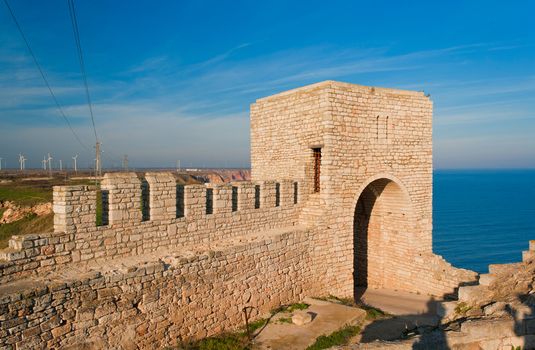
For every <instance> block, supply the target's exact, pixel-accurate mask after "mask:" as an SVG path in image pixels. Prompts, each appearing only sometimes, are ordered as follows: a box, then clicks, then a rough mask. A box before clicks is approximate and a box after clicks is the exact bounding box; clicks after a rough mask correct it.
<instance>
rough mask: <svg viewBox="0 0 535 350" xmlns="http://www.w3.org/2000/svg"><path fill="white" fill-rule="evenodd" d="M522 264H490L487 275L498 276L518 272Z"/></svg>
mask: <svg viewBox="0 0 535 350" xmlns="http://www.w3.org/2000/svg"><path fill="white" fill-rule="evenodd" d="M521 265H522V263H510V264H490V265H489V274H491V275H498V274H502V273H505V272H511V271H515V270H518V268H519V267H520V266H521Z"/></svg>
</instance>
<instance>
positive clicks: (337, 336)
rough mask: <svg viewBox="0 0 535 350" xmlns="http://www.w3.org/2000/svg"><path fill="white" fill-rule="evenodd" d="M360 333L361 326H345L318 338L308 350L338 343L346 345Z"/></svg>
mask: <svg viewBox="0 0 535 350" xmlns="http://www.w3.org/2000/svg"><path fill="white" fill-rule="evenodd" d="M359 333H360V327H359V326H345V327H343V328H341V329H339V330H337V331H335V332H333V333H331V334H329V335H322V336H319V337H317V338H316V342H315V343H314V344H312V345H310V346H309V347H308V348H307V350H322V349H328V348H330V347H333V346H337V345H345V344H347V343H348V342H349V340H350V339H351V338H352V337H354V336H356V335H357V334H359Z"/></svg>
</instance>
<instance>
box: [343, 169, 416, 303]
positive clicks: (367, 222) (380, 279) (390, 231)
mask: <svg viewBox="0 0 535 350" xmlns="http://www.w3.org/2000/svg"><path fill="white" fill-rule="evenodd" d="M414 229H415V225H414V217H413V213H412V205H411V202H410V198H409V196H408V194H407V193H406V192H405V191H404V190H403V189H402V187H401V185H400V184H398V183H396V182H395V181H394V180H391V179H387V178H379V179H376V180H374V181H372V182H370V183H369V184H368V185H367V186H366V187H365V188H364V190H363V191H362V192H361V193H360V196H359V199H358V201H357V204H356V207H355V215H354V222H353V266H354V284H355V288H356V295H358V294H359V291H358V289H359V288H367V287H370V288H396V287H397V286H398V285H399V281H398V278H402V277H401V276H399V273H398V269H399V263H400V262H402V261H403V260H406V259H410V258H411V257H410V256H408V251H410V247H409V246H410V242H408V241H409V240H410V238H411V235H412V234H411V233H412V232H414Z"/></svg>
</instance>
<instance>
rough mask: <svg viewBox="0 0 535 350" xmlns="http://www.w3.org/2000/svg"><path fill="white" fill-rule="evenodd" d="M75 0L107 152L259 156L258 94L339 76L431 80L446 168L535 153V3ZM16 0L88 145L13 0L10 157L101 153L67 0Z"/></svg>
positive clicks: (160, 162) (135, 160)
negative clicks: (253, 110)
mask: <svg viewBox="0 0 535 350" xmlns="http://www.w3.org/2000/svg"><path fill="white" fill-rule="evenodd" d="M75 3H76V9H77V16H78V25H79V30H80V37H81V42H82V46H83V50H84V58H85V62H86V70H87V74H88V79H89V87H90V91H91V94H92V99H93V102H94V112H95V121H96V126H97V131H98V133H99V135H100V138H101V141H102V143H103V149H104V152H105V153H104V154H105V158H104V161H105V165H106V166H112V165H114V164H115V165H118V164H120V159H121V157H122V155H123V154H128V156H129V159H130V165H131V166H134V167H143V166H174V164H175V163H176V160H177V159H180V160H181V164H182V165H183V166H188V167H189V166H203V165H204V166H225V165H227V166H248V165H249V121H248V112H249V105H250V104H251V103H252V102H254V100H255V99H257V98H260V97H263V96H267V95H270V94H273V93H276V92H280V91H283V90H287V89H290V88H294V87H298V86H302V85H306V84H309V83H314V82H318V81H322V80H327V79H332V80H341V81H346V82H351V83H357V84H362V85H372V86H385V87H394V88H402V89H411V90H424V91H425V92H426V93H430V94H431V98H432V100H433V102H434V106H435V111H434V132H433V134H434V164H435V167H436V168H511V167H513V168H519V167H520V168H527V167H531V168H533V167H535V135H534V134H535V25H533V18H532V16H533V13H535V3H533V2H530V1H512V2H508V3H505V2H499V1H447V2H446V1H443V2H432V1H425V2H419V1H412V2H401V1H400V2H394V1H374V2H370V1H365V2H364V1H362V2H361V1H329V2H327V1H294V2H291V1H265V2H259V1H89V0H83V1H82V0H78V1H76V2H75ZM10 4H11V6H12V8H13V10H14V12H15V14H16V15H17V17H18V20H19V22H20V23H21V26H22V27H23V29H24V31H25V33H26V36H27V37H28V39H29V41H30V44H31V45H32V48H33V50H34V52H35V53H36V56H37V58H38V60H39V62H40V64H41V65H42V67H43V68H44V70H45V72H46V74H47V76H48V78H49V81H50V83H51V85H52V87H53V89H54V92H55V93H56V94H57V96H58V98H59V101H60V103H61V104H62V105H63V106H64V110H65V112H66V113H67V115H68V116H69V119H70V120H71V123H72V124H73V126H74V129H75V130H76V132H77V133H78V134H79V135H80V138H81V139H82V141H83V143H84V144H85V145H86V147H87V149H85V148H84V147H82V145H80V144H79V143H78V142H77V141H76V139H75V138H74V137H73V135H72V134H71V132H70V131H69V130H68V128H67V126H66V125H65V122H64V121H63V119H62V118H61V117H60V115H59V113H58V111H57V110H56V108H55V106H54V104H53V101H52V99H51V97H50V95H49V94H48V91H47V90H46V87H45V86H44V84H43V82H42V80H41V78H40V76H39V73H38V71H37V69H36V68H35V66H34V64H33V62H32V60H31V57H30V56H29V54H28V52H27V50H26V48H25V46H24V43H23V41H22V40H21V37H20V35H19V33H18V31H17V29H16V27H15V25H14V23H13V21H12V20H11V17H10V16H9V13H8V11H7V9H6V7H5V6H4V4H3V3H0V5H1V6H0V122H1V124H0V125H1V127H0V157H2V158H4V162H5V160H7V163H8V164H7V165H8V166H15V164H16V162H17V159H18V154H19V153H20V152H22V153H24V155H25V156H26V158H27V159H28V161H27V165H28V166H30V167H38V166H40V165H41V159H43V156H44V155H45V154H46V153H48V152H50V153H51V154H52V156H53V157H54V159H55V160H59V159H63V162H64V163H65V164H69V165H70V163H71V161H70V159H71V156H73V155H74V154H76V153H79V154H80V158H79V164H80V165H82V166H87V165H88V164H89V163H91V162H92V160H93V158H94V156H93V154H92V152H93V151H92V147H93V144H94V136H93V134H92V129H91V121H90V117H89V111H88V108H87V104H86V103H85V95H84V90H83V84H82V80H81V76H80V72H79V66H78V60H77V56H76V51H75V44H74V39H73V34H72V31H71V25H70V19H69V14H68V6H67V1H64V0H62V1H59V0H50V1H46V2H44V1H37V0H33V1H29V0H10ZM506 5H507V6H506Z"/></svg>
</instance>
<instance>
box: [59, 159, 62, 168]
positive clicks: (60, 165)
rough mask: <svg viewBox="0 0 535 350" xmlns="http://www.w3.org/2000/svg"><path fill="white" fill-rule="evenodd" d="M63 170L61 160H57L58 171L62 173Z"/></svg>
mask: <svg viewBox="0 0 535 350" xmlns="http://www.w3.org/2000/svg"><path fill="white" fill-rule="evenodd" d="M62 170H63V163H62V160H61V159H60V160H59V171H62Z"/></svg>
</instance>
